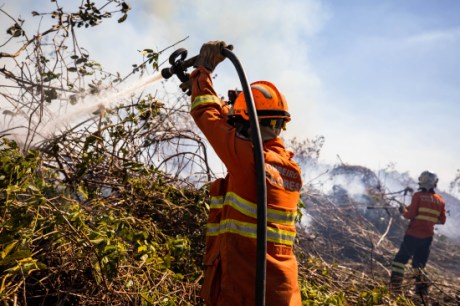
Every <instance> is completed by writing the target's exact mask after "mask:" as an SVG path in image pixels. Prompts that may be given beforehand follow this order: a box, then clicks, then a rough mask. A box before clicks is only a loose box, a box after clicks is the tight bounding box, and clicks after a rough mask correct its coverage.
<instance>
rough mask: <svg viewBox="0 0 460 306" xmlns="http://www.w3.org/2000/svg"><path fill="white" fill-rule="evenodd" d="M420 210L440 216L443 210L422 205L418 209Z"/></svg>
mask: <svg viewBox="0 0 460 306" xmlns="http://www.w3.org/2000/svg"><path fill="white" fill-rule="evenodd" d="M418 211H419V212H426V213H429V214H432V215H435V216H439V215H440V214H441V212H440V211H439V210H436V209H431V208H425V207H420V208H419V209H418Z"/></svg>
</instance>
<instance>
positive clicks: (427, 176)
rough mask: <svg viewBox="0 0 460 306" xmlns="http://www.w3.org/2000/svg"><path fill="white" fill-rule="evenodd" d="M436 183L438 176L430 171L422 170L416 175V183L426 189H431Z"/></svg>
mask: <svg viewBox="0 0 460 306" xmlns="http://www.w3.org/2000/svg"><path fill="white" fill-rule="evenodd" d="M437 183H438V176H437V175H436V174H434V173H433V172H430V171H428V170H427V171H423V172H422V173H421V174H420V176H419V177H418V185H419V186H420V188H425V189H427V190H430V189H433V188H435V187H436V185H437Z"/></svg>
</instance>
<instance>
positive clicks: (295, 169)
mask: <svg viewBox="0 0 460 306" xmlns="http://www.w3.org/2000/svg"><path fill="white" fill-rule="evenodd" d="M191 78H192V80H193V87H192V106H191V114H192V116H193V118H194V120H195V122H196V124H197V125H198V127H199V128H200V129H201V131H202V132H203V134H204V135H205V136H206V138H207V139H208V141H209V143H210V144H211V146H212V147H213V149H214V150H215V151H216V153H217V155H218V156H219V157H220V159H221V160H222V162H223V163H224V164H225V166H226V167H227V170H228V174H227V177H226V178H225V179H218V180H217V181H215V182H213V183H212V184H211V188H210V194H211V205H210V212H209V218H208V224H207V233H206V250H205V256H204V264H205V266H206V271H205V278H204V283H203V286H202V291H201V296H202V298H203V299H204V300H205V302H206V304H207V305H219V306H221V305H228V306H236V305H238V306H245V305H251V306H252V305H254V303H255V283H256V281H255V280H256V248H257V246H256V216H257V212H256V209H257V204H256V202H257V190H256V189H257V188H256V173H255V162H254V152H253V145H252V142H251V141H250V140H248V139H244V138H242V137H239V136H238V135H237V134H236V130H235V128H234V127H232V126H231V125H229V124H228V123H227V121H226V120H227V114H228V108H227V107H226V106H225V105H224V104H223V102H222V101H221V100H220V99H219V98H218V97H217V95H216V93H215V91H214V89H213V86H212V81H211V77H210V72H209V71H208V70H206V69H205V68H204V67H199V68H197V69H195V70H194V71H193V72H192V74H191ZM263 149H264V158H265V171H266V180H267V205H268V207H267V209H268V210H267V226H268V228H267V274H266V305H267V306H270V305H271V306H284V305H286V306H287V305H290V306H294V305H295V306H298V305H301V300H300V292H299V287H298V280H297V260H296V258H295V256H294V254H293V251H292V246H293V243H294V239H295V235H296V230H295V217H296V212H297V204H298V202H299V190H300V188H301V186H302V181H301V172H300V168H299V166H298V165H297V164H296V163H295V162H294V161H293V160H292V157H293V154H292V153H291V152H289V151H287V150H286V149H285V147H284V144H283V142H282V141H281V139H279V138H277V139H272V140H268V141H266V142H264V144H263Z"/></svg>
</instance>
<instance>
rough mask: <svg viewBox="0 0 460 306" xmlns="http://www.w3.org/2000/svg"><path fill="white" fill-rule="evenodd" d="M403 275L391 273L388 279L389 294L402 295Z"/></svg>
mask: <svg viewBox="0 0 460 306" xmlns="http://www.w3.org/2000/svg"><path fill="white" fill-rule="evenodd" d="M402 282H403V275H401V274H399V273H392V274H391V277H390V292H392V293H393V294H395V295H400V294H401V293H402Z"/></svg>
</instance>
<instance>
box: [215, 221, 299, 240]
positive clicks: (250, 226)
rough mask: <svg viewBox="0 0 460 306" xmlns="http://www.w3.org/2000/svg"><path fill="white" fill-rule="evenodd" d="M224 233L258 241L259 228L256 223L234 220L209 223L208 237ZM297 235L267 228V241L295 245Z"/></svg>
mask: <svg viewBox="0 0 460 306" xmlns="http://www.w3.org/2000/svg"><path fill="white" fill-rule="evenodd" d="M224 233H233V234H237V235H240V236H243V237H247V238H251V239H256V238H257V226H256V224H254V223H248V222H241V221H237V220H233V219H227V220H223V221H222V222H221V223H208V224H207V232H206V235H207V236H217V235H220V234H224ZM295 235H296V234H295V233H294V232H290V231H284V230H280V229H277V228H273V227H270V226H269V227H267V241H270V242H274V243H282V244H286V245H293V244H294V240H295Z"/></svg>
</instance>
